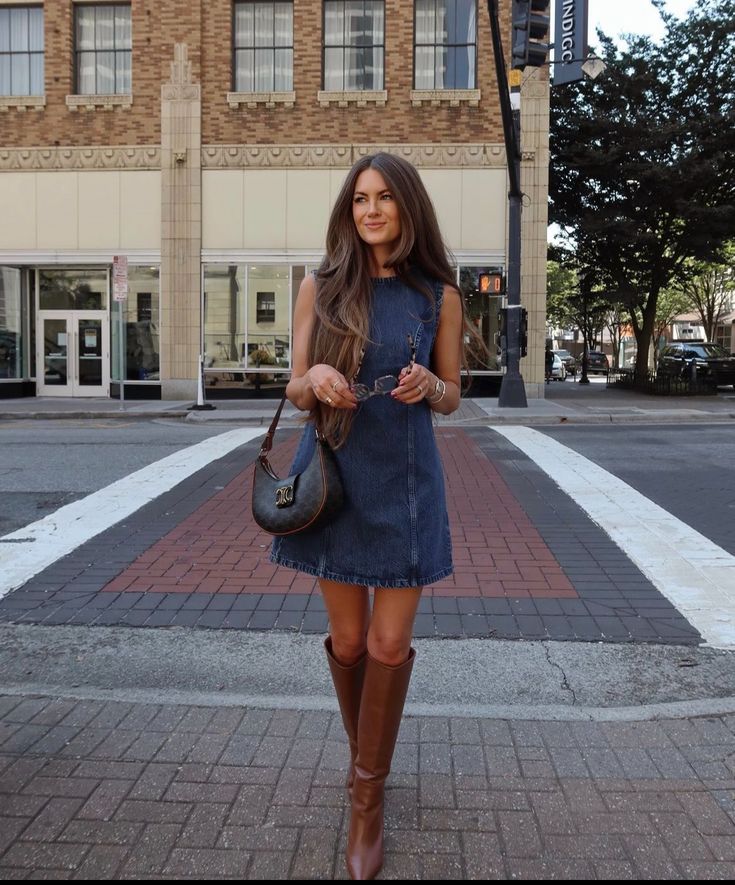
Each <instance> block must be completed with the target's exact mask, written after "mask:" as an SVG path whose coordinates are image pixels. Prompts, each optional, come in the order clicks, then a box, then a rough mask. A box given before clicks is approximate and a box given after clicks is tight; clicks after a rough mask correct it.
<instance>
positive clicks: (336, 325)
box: [308, 152, 477, 447]
mask: <svg viewBox="0 0 735 885" xmlns="http://www.w3.org/2000/svg"><path fill="white" fill-rule="evenodd" d="M366 169H375V170H376V171H377V172H379V173H380V174H381V175H382V176H383V178H384V179H385V183H386V185H387V187H388V189H389V190H390V192H391V194H392V195H393V199H394V200H395V202H396V206H397V207H398V212H399V218H400V221H401V234H400V237H399V238H398V241H397V242H396V246H395V249H394V250H393V252H392V254H391V255H390V256H389V257H388V259H387V260H386V262H385V264H384V267H385V268H386V269H387V268H390V269H392V270H393V271H394V272H395V274H396V276H398V277H399V278H400V279H401V281H402V282H404V283H405V284H406V285H408V286H410V287H411V288H413V289H415V290H417V291H419V292H421V293H423V294H424V295H426V298H427V299H428V301H429V303H430V304H431V305H432V308H434V309H435V306H436V305H435V297H434V290H433V287H432V282H431V281H434V280H436V281H439V282H441V283H444V284H446V285H449V286H451V287H452V288H457V280H456V275H455V273H454V271H453V270H452V267H451V265H450V263H449V258H448V253H447V248H446V246H445V245H444V241H443V240H442V235H441V232H440V230H439V223H438V221H437V218H436V212H435V211H434V206H433V204H432V202H431V198H430V197H429V194H428V193H427V191H426V187H425V186H424V183H423V181H422V180H421V178H420V176H419V174H418V172H417V171H416V169H415V167H414V166H412V165H411V163H409V162H408V161H407V160H404V159H403V158H402V157H398V156H394V155H392V154H388V153H385V152H380V153H376V154H370V155H367V156H365V157H362V158H361V159H359V160H358V161H357V162H356V163H355V164H354V166H353V167H352V169H351V170H350V171H349V173H348V175H347V178H346V179H345V182H344V184H343V185H342V189H341V190H340V192H339V195H338V196H337V200H336V202H335V204H334V208H333V209H332V214H331V217H330V219H329V226H328V228H327V242H326V254H325V256H324V259H323V261H322V263H321V265H320V267H319V269H318V270H317V273H316V299H315V310H316V317H315V322H314V326H313V329H312V333H311V339H310V342H309V351H308V360H309V365H310V366H314V365H316V364H317V363H326V364H327V365H329V366H333V367H334V368H335V369H337V370H338V371H339V372H341V373H342V374H343V375H344V376H345V377H346V378H347V379H348V380H351V379H352V377H353V376H354V374H355V373H356V372H357V369H358V366H359V364H360V354H361V351H362V350H363V348H364V347H365V345H366V343H367V341H368V335H369V331H370V305H371V299H372V289H373V286H372V280H371V278H370V251H369V246H368V245H367V243H365V242H364V241H363V239H362V238H361V237H360V235H359V233H358V231H357V227H356V225H355V221H354V218H353V215H352V201H353V197H354V193H355V186H356V183H357V179H358V177H359V176H360V175H361V174H362V173H363V172H364V171H365V170H366ZM466 317H467V315H466V311H465V330H466V331H467V332H469V333H470V335H472V333H473V332H474V329H473V327H472V326H471V324H470V323H469V322H468V321H467V318H466ZM474 336H475V337H477V333H476V332H475V333H474ZM463 342H464V336H463ZM464 357H465V355H464V354H463V360H462V363H463V366H466V362H467V361H466V358H464ZM312 417H313V418H314V419H315V420H316V422H317V424H318V426H319V429H320V430H321V431H322V433H324V435H325V436H326V437H327V439H328V440H329V442H330V443H331V444H332V445H333V446H334V447H338V446H340V445H341V444H342V443H343V442H344V441H345V439H346V438H347V434H348V433H349V429H350V426H351V424H352V420H353V417H354V413H352V412H351V411H349V410H347V409H330V408H326V407H324V406H323V405H322V404H321V403H317V406H316V409H315V410H314V412H313V413H312Z"/></svg>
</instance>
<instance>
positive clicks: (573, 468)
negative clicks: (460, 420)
mask: <svg viewBox="0 0 735 885" xmlns="http://www.w3.org/2000/svg"><path fill="white" fill-rule="evenodd" d="M492 430H494V431H495V432H496V433H499V434H501V435H502V436H504V437H505V438H506V439H507V440H508V441H509V442H511V443H513V445H514V446H516V447H517V448H518V449H520V450H521V451H522V452H524V453H525V454H526V455H528V457H529V458H530V459H531V460H532V461H534V462H535V463H536V464H538V466H539V467H540V468H541V469H542V470H543V471H544V472H545V473H547V474H548V475H549V476H550V477H551V479H553V480H554V482H555V483H556V484H557V485H558V486H559V488H561V490H562V491H564V492H566V493H567V494H568V495H569V496H570V497H571V498H572V500H574V501H575V502H576V503H577V504H579V506H580V507H581V508H582V509H583V510H585V511H586V512H587V513H588V514H589V516H590V517H591V519H592V520H594V522H596V523H597V524H598V525H599V526H600V527H601V528H602V529H603V530H604V531H605V532H606V533H607V534H608V535H609V536H610V537H611V538H612V540H613V541H615V543H616V544H617V545H618V547H620V548H621V550H623V552H624V553H625V554H626V556H628V557H629V558H630V559H631V560H632V561H633V562H634V563H635V564H636V565H637V566H638V568H639V569H640V570H641V571H642V572H643V574H644V575H645V576H646V577H647V578H648V579H649V580H650V581H651V583H652V584H653V585H654V586H655V587H656V588H657V589H658V590H660V591H661V593H662V594H663V595H664V596H665V597H666V598H667V599H668V600H669V601H670V602H671V603H672V604H673V605H674V606H676V608H677V609H678V610H679V611H680V612H681V614H682V615H684V617H685V618H686V619H687V620H688V621H689V623H690V624H691V625H692V626H693V627H695V628H696V629H697V630H698V631H699V632H700V634H701V635H702V637H703V638H704V639H705V641H706V642H707V643H708V644H709V645H711V646H713V647H715V648H735V556H732V555H731V554H730V553H728V552H727V551H726V550H723V549H722V547H719V546H718V545H717V544H715V543H713V542H712V541H710V539H709V538H705V536H704V535H701V534H700V533H699V532H697V531H695V529H693V528H691V527H690V526H688V525H687V524H686V523H684V522H682V521H681V520H680V519H677V518H676V517H675V516H673V515H672V514H671V513H669V512H668V511H667V510H664V509H663V508H662V507H659V506H658V504H654V502H653V501H651V500H650V499H649V498H646V497H645V496H644V495H642V494H641V493H640V492H638V491H636V490H635V489H634V488H633V487H632V486H630V485H628V483H626V482H623V481H622V480H621V479H618V477H617V476H614V475H613V474H612V473H608V471H607V470H603V468H602V467H599V466H598V465H597V464H595V463H593V462H592V461H590V460H589V459H588V458H585V457H584V456H583V455H580V454H579V453H578V452H575V451H573V450H572V449H570V448H568V447H567V446H565V445H562V444H561V443H560V442H557V441H556V440H555V439H552V438H551V437H548V436H545V435H544V434H543V433H539V432H538V431H537V430H532V429H531V428H530V427H492Z"/></svg>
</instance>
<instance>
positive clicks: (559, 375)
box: [551, 353, 567, 381]
mask: <svg viewBox="0 0 735 885" xmlns="http://www.w3.org/2000/svg"><path fill="white" fill-rule="evenodd" d="M566 377H567V370H566V367H565V366H564V363H563V361H562V359H561V357H560V356H559V354H558V353H555V354H554V365H553V366H552V367H551V380H552V381H564V380H565V379H566Z"/></svg>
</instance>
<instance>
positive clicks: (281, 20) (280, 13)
mask: <svg viewBox="0 0 735 885" xmlns="http://www.w3.org/2000/svg"><path fill="white" fill-rule="evenodd" d="M275 45H276V46H293V5H292V4H291V3H276V26H275Z"/></svg>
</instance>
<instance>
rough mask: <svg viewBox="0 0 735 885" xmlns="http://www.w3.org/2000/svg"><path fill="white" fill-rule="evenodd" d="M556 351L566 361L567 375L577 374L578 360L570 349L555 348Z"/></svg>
mask: <svg viewBox="0 0 735 885" xmlns="http://www.w3.org/2000/svg"><path fill="white" fill-rule="evenodd" d="M554 353H555V354H556V355H557V356H558V357H559V359H560V360H561V361H562V362H563V363H564V368H565V369H566V370H567V375H576V374H577V360H576V359H575V358H574V357H573V356H572V355H571V353H569V351H568V350H555V351H554Z"/></svg>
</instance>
